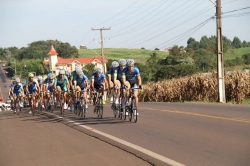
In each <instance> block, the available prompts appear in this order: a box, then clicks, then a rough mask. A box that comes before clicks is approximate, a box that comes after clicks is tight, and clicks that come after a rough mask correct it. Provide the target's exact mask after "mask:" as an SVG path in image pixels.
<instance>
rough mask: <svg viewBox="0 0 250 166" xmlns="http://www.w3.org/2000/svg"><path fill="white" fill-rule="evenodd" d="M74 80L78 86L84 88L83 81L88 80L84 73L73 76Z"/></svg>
mask: <svg viewBox="0 0 250 166" xmlns="http://www.w3.org/2000/svg"><path fill="white" fill-rule="evenodd" d="M74 81H76V85H77V86H79V87H80V88H85V82H86V81H88V78H87V76H86V75H85V74H82V77H81V78H80V77H79V76H76V77H75V78H74Z"/></svg>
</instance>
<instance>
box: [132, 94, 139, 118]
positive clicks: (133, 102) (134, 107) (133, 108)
mask: <svg viewBox="0 0 250 166" xmlns="http://www.w3.org/2000/svg"><path fill="white" fill-rule="evenodd" d="M131 106H132V110H133V116H134V122H135V123H136V122H137V119H138V116H137V115H138V110H137V108H136V106H135V99H132V103H131Z"/></svg>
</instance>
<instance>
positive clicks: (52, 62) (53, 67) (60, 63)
mask: <svg viewBox="0 0 250 166" xmlns="http://www.w3.org/2000/svg"><path fill="white" fill-rule="evenodd" d="M47 55H48V57H46V58H44V61H43V63H44V64H45V65H48V66H49V69H50V71H51V72H52V73H54V74H56V75H57V74H58V73H59V70H60V69H65V70H69V71H71V72H72V71H74V70H75V68H76V66H81V67H84V66H85V65H87V64H89V63H92V64H94V65H95V66H96V67H101V68H102V57H91V58H62V57H59V56H58V53H57V52H56V50H55V48H54V46H53V45H51V47H50V51H49V53H48V54H47ZM107 62H108V59H107V58H106V57H104V67H105V71H107V67H106V63H107Z"/></svg>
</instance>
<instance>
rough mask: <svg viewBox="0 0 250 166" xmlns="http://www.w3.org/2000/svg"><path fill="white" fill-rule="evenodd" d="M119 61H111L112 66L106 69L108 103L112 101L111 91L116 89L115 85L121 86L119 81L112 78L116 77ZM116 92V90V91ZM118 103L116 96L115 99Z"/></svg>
mask: <svg viewBox="0 0 250 166" xmlns="http://www.w3.org/2000/svg"><path fill="white" fill-rule="evenodd" d="M118 66H119V63H118V62H117V61H113V62H112V68H110V69H109V70H108V84H109V89H110V94H111V95H110V103H113V92H114V89H115V90H117V87H120V86H121V83H120V81H118V80H116V81H115V80H114V77H117V69H118ZM117 93H118V92H117ZM115 102H116V103H118V98H117V99H116V101H115Z"/></svg>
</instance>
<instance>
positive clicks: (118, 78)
mask: <svg viewBox="0 0 250 166" xmlns="http://www.w3.org/2000/svg"><path fill="white" fill-rule="evenodd" d="M126 69H127V67H125V68H123V70H121V69H120V67H118V68H117V80H119V81H120V82H121V83H122V75H123V74H124V72H125V70H126Z"/></svg>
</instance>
